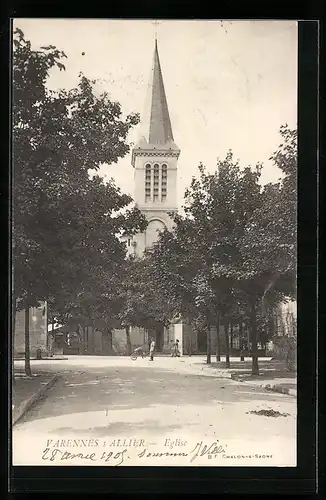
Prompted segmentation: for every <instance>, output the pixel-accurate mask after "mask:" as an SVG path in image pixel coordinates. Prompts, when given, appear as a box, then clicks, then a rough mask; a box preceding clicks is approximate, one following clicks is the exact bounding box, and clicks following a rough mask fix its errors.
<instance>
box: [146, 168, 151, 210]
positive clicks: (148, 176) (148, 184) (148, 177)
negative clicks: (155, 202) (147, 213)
mask: <svg viewBox="0 0 326 500" xmlns="http://www.w3.org/2000/svg"><path fill="white" fill-rule="evenodd" d="M151 191H152V167H151V165H150V164H149V163H148V164H147V165H146V167H145V201H150V199H151Z"/></svg>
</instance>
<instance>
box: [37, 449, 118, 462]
mask: <svg viewBox="0 0 326 500" xmlns="http://www.w3.org/2000/svg"><path fill="white" fill-rule="evenodd" d="M126 453H127V450H126V449H124V450H123V451H118V452H112V451H110V452H107V451H103V453H102V454H101V455H100V456H99V457H98V456H97V455H96V453H95V452H92V453H86V454H85V453H70V452H69V451H62V450H60V449H59V448H52V449H50V448H45V449H44V450H43V455H42V460H49V461H50V462H54V461H55V460H56V459H58V460H60V461H65V460H67V461H76V459H82V460H87V461H90V462H96V461H97V460H100V461H102V462H113V465H115V466H119V465H121V464H122V463H123V462H124V460H125V454H126ZM118 460H119V462H118Z"/></svg>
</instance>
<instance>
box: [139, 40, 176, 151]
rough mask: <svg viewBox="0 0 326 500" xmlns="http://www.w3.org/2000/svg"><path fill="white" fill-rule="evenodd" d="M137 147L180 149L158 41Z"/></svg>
mask: <svg viewBox="0 0 326 500" xmlns="http://www.w3.org/2000/svg"><path fill="white" fill-rule="evenodd" d="M135 147H136V148H140V149H153V148H155V149H163V150H165V149H172V150H178V149H179V148H178V146H177V145H176V144H175V142H174V138H173V133H172V126H171V120H170V115H169V109H168V104H167V99H166V94H165V89H164V83H163V76H162V70H161V65H160V59H159V55H158V48H157V41H156V40H155V48H154V59H153V66H152V72H151V78H150V84H149V87H148V91H147V96H146V104H145V112H144V115H143V116H142V117H141V131H140V139H139V141H138V143H137V144H136V146H135Z"/></svg>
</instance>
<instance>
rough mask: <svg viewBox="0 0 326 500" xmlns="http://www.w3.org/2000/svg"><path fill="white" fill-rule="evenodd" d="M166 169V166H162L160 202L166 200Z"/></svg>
mask: <svg viewBox="0 0 326 500" xmlns="http://www.w3.org/2000/svg"><path fill="white" fill-rule="evenodd" d="M167 170H168V167H167V165H162V187H161V196H162V201H165V200H166V197H167V188H168V187H167V182H168V171H167Z"/></svg>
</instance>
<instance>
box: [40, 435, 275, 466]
mask: <svg viewBox="0 0 326 500" xmlns="http://www.w3.org/2000/svg"><path fill="white" fill-rule="evenodd" d="M152 444H154V445H155V449H153V448H151V446H150V445H152ZM161 445H162V447H161V448H160V447H159V445H158V446H157V444H156V443H146V442H145V440H144V439H129V438H128V439H124V438H123V439H120V438H119V439H108V438H106V439H105V440H104V439H103V440H99V439H90V440H79V439H77V440H75V439H66V440H52V439H48V440H47V442H46V447H45V448H44V449H43V451H42V455H41V456H42V460H43V461H44V462H47V463H49V464H50V463H54V462H56V463H57V462H59V463H60V464H61V465H64V464H65V463H71V462H74V463H76V464H80V463H83V464H85V463H86V464H87V463H88V464H91V463H94V462H97V463H102V464H103V465H104V464H106V465H112V466H119V465H122V464H124V463H125V462H128V461H130V460H133V461H134V460H136V461H138V460H139V462H142V461H144V459H151V460H152V459H153V460H155V459H160V458H172V459H177V458H181V462H182V463H183V464H186V463H189V464H192V463H198V464H200V463H202V462H203V459H209V460H212V459H214V458H215V459H216V458H218V457H220V458H222V459H226V460H230V459H237V460H239V459H254V458H255V459H257V458H259V459H260V458H261V459H271V458H273V455H268V454H261V453H260V454H257V453H252V454H249V455H244V454H240V455H238V454H236V455H235V454H232V453H230V451H229V454H227V453H226V451H225V448H227V445H222V444H221V443H220V441H219V440H218V439H215V440H214V441H211V442H208V443H207V442H203V441H198V442H197V443H196V444H195V446H193V445H192V446H191V447H190V446H189V444H188V442H187V441H186V440H183V439H179V438H175V439H170V438H166V439H165V440H164V441H163V442H162V444H161ZM74 447H78V448H79V450H76V452H75V453H74V452H73V450H68V449H67V448H74ZM83 447H84V448H88V449H86V450H85V452H84V451H80V448H81V449H83ZM94 448H95V449H94ZM96 448H98V449H97V450H96ZM117 448H118V449H117ZM119 448H120V449H119ZM190 448H192V449H191V450H190V451H189V449H190ZM132 452H133V453H132ZM130 455H132V456H131V457H130ZM173 462H175V460H173V461H172V463H173ZM176 463H178V462H176Z"/></svg>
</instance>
